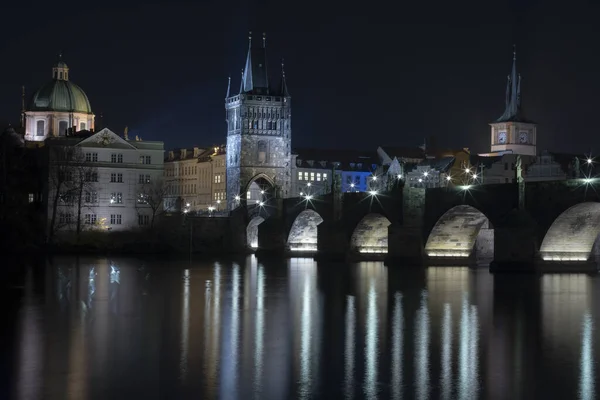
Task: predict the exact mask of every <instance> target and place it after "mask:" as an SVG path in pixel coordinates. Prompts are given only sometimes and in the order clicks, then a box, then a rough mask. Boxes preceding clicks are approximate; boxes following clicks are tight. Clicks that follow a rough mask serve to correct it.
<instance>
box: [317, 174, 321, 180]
mask: <svg viewBox="0 0 600 400" xmlns="http://www.w3.org/2000/svg"><path fill="white" fill-rule="evenodd" d="M317 182H321V173H319V172H317Z"/></svg>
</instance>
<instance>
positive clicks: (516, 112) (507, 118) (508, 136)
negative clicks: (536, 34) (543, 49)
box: [490, 51, 537, 156]
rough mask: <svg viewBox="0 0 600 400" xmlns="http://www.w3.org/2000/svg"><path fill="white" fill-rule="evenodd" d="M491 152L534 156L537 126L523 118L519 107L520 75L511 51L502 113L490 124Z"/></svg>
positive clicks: (514, 56)
mask: <svg viewBox="0 0 600 400" xmlns="http://www.w3.org/2000/svg"><path fill="white" fill-rule="evenodd" d="M490 126H491V128H492V132H491V134H492V147H491V150H492V152H497V151H511V152H512V153H513V154H520V155H527V156H536V155H537V152H536V144H537V126H536V124H535V122H533V121H530V120H528V119H527V118H525V115H524V114H523V110H522V109H521V75H520V74H517V53H516V51H513V65H512V71H511V74H510V75H509V76H508V82H507V84H506V108H505V110H504V114H502V116H501V117H500V118H498V119H497V120H496V121H494V122H492V123H491V124H490Z"/></svg>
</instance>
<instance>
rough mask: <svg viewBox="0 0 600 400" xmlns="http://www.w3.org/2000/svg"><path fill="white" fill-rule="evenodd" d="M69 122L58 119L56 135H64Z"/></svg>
mask: <svg viewBox="0 0 600 400" xmlns="http://www.w3.org/2000/svg"><path fill="white" fill-rule="evenodd" d="M68 124H69V123H68V122H67V121H60V122H59V123H58V136H65V135H66V134H67V129H69V125H68Z"/></svg>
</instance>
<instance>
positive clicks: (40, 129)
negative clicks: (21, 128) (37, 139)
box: [35, 119, 46, 136]
mask: <svg viewBox="0 0 600 400" xmlns="http://www.w3.org/2000/svg"><path fill="white" fill-rule="evenodd" d="M36 124H37V126H36V132H35V135H36V136H44V133H45V128H46V126H45V125H46V124H45V122H44V121H43V120H41V119H40V120H38V122H37V123H36Z"/></svg>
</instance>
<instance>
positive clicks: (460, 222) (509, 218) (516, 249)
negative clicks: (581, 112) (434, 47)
mask: <svg viewBox="0 0 600 400" xmlns="http://www.w3.org/2000/svg"><path fill="white" fill-rule="evenodd" d="M598 191H600V182H598V183H595V182H594V181H592V180H589V179H588V180H584V179H574V180H568V181H559V182H536V183H527V184H524V183H521V184H497V185H479V186H470V187H450V188H435V189H419V188H408V187H404V188H400V187H398V188H396V189H394V190H391V191H390V192H388V193H381V194H370V193H344V194H329V195H326V196H321V197H314V198H311V199H306V198H293V199H285V200H282V199H273V200H271V201H269V202H266V203H265V204H264V205H263V206H258V205H256V206H252V207H249V208H248V209H247V210H248V214H247V215H248V216H247V218H246V224H247V225H246V237H247V245H248V246H249V247H250V248H253V249H256V250H260V251H267V252H272V251H279V252H290V253H296V254H310V255H315V256H317V257H321V258H333V259H347V258H348V257H350V258H351V259H361V260H381V259H385V260H386V261H387V262H388V263H389V264H396V263H402V264H411V265H416V264H422V263H426V264H428V265H449V264H451V265H488V264H491V266H492V268H493V269H495V270H498V269H509V268H517V269H518V270H522V269H530V268H532V267H534V266H544V268H546V269H552V268H557V269H559V270H564V268H569V267H570V266H573V268H576V269H580V268H583V266H584V265H585V266H587V267H585V268H593V269H594V270H595V265H596V261H597V260H599V259H600V256H599V255H600V245H598V244H597V243H596V242H597V240H596V239H597V237H598V235H599V234H600V195H599V193H598ZM592 265H593V267H592Z"/></svg>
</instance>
